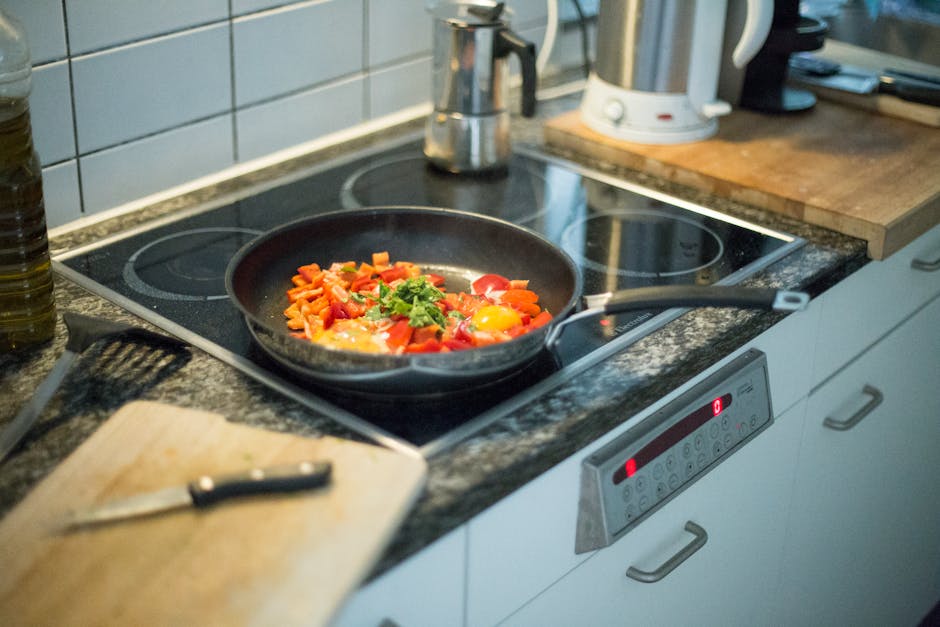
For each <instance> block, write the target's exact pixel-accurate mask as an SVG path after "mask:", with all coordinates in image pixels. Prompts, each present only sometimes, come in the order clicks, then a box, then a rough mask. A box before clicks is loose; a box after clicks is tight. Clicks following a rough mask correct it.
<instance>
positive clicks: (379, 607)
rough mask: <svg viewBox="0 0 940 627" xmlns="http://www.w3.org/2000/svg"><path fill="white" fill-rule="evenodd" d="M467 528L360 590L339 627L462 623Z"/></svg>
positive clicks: (336, 626) (344, 610)
mask: <svg viewBox="0 0 940 627" xmlns="http://www.w3.org/2000/svg"><path fill="white" fill-rule="evenodd" d="M466 541H467V533H466V527H459V528H457V529H455V530H454V531H451V532H450V533H449V534H447V535H446V536H444V537H443V538H441V539H439V540H437V541H435V542H434V543H433V544H432V545H430V546H429V547H427V548H425V549H423V550H422V551H421V552H420V553H417V554H416V555H414V556H412V557H410V558H408V559H407V560H405V561H404V562H402V563H401V564H398V565H397V566H395V567H394V568H393V569H391V570H390V571H388V572H387V573H384V574H383V575H382V576H380V577H378V578H377V579H375V580H373V581H371V582H370V583H369V584H368V585H366V586H364V587H362V588H360V589H359V591H357V592H356V594H355V595H353V597H352V599H350V600H349V602H348V603H347V604H346V605H345V607H343V608H342V609H341V610H340V612H339V615H338V616H337V617H336V619H335V620H334V621H333V622H332V623H331V624H332V626H333V627H379V626H380V625H381V626H387V625H399V626H401V627H410V626H412V625H442V626H444V625H458V626H459V625H462V624H463V614H464V573H465V571H466V564H465V559H464V556H465V554H466Z"/></svg>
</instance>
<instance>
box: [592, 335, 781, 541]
mask: <svg viewBox="0 0 940 627" xmlns="http://www.w3.org/2000/svg"><path fill="white" fill-rule="evenodd" d="M772 421H773V411H772V409H771V404H770V391H769V384H768V376H767V357H766V356H765V355H764V353H762V352H760V351H758V350H753V349H752V350H750V351H748V352H746V353H744V354H743V355H741V356H740V357H738V358H736V359H735V360H733V361H732V362H731V363H729V364H727V365H726V366H724V367H722V368H721V369H719V370H718V371H717V372H715V373H714V374H712V375H711V376H709V377H707V378H706V379H704V380H703V381H701V382H700V383H698V384H697V385H695V386H693V387H692V388H690V389H689V390H688V391H686V392H685V393H683V394H682V395H681V396H679V397H678V398H677V399H675V400H674V401H672V402H671V403H669V404H668V405H666V406H665V407H663V408H662V409H661V410H659V411H658V412H656V413H655V414H653V415H651V416H650V417H649V418H647V419H645V420H643V421H642V422H641V423H640V424H639V425H637V426H636V427H634V428H632V429H630V430H629V431H627V432H625V433H624V434H623V435H621V436H620V437H618V438H616V439H615V440H613V441H612V442H610V443H608V444H606V445H605V446H603V447H602V448H600V449H599V450H598V451H596V452H595V453H593V454H592V455H590V456H589V457H587V458H586V459H585V460H584V461H583V462H582V465H581V495H580V499H579V507H578V525H577V537H576V540H575V552H577V553H583V552H586V551H591V550H594V549H599V548H601V547H605V546H608V545H610V544H611V543H613V542H614V541H615V540H617V539H618V538H620V537H621V536H623V535H624V534H625V533H627V532H628V531H629V530H630V529H631V528H632V527H633V526H634V525H636V524H637V523H639V522H640V521H641V520H643V519H644V518H646V517H647V516H649V515H650V514H651V513H653V512H654V511H656V510H657V509H659V508H660V507H662V506H663V505H664V504H665V503H666V502H668V501H669V500H670V499H672V498H673V497H674V496H676V495H677V494H679V493H680V492H681V491H682V490H684V489H685V488H687V487H688V486H689V485H691V484H692V483H694V482H695V481H697V480H698V479H699V478H701V477H702V476H703V475H704V474H705V473H707V472H708V471H709V470H711V469H712V468H714V467H715V466H716V465H717V464H718V463H720V462H721V461H723V460H724V459H726V458H727V457H728V456H729V455H731V454H732V453H734V452H735V451H736V450H737V449H738V448H739V447H741V446H743V445H744V444H745V443H746V442H747V441H748V440H750V439H751V438H753V437H754V436H756V435H757V434H758V433H760V432H761V431H762V430H763V429H765V428H766V427H767V426H769V425H770V423H771V422H772Z"/></svg>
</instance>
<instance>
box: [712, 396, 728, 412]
mask: <svg viewBox="0 0 940 627" xmlns="http://www.w3.org/2000/svg"><path fill="white" fill-rule="evenodd" d="M724 408H725V405H724V403H723V402H722V401H721V397H720V396H719V397H718V398H716V399H715V400H713V401H712V416H717V415H718V414H720V413H721V410H723V409H724Z"/></svg>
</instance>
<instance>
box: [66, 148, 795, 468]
mask: <svg viewBox="0 0 940 627" xmlns="http://www.w3.org/2000/svg"><path fill="white" fill-rule="evenodd" d="M388 205H408V206H428V207H444V208H452V209H458V210H463V211H471V212H475V213H480V214H486V215H490V216H494V217H498V218H501V219H504V220H506V221H508V222H512V223H515V224H518V225H521V226H524V227H526V228H529V229H531V230H534V231H536V232H538V233H540V234H542V235H543V236H545V237H547V238H548V239H549V240H551V241H552V242H553V243H555V244H556V245H558V246H559V247H561V248H562V249H564V250H565V251H566V252H567V253H568V254H569V255H570V256H571V257H572V258H573V259H574V260H575V262H576V263H577V265H578V267H579V269H580V271H581V274H582V280H583V289H584V293H585V294H593V293H603V292H610V291H614V290H619V289H626V288H631V287H643V286H651V285H681V284H688V285H703V284H723V285H730V284H734V283H738V282H740V281H741V280H742V279H744V278H746V277H748V276H750V275H752V274H753V273H755V272H757V271H759V270H760V269H762V268H764V267H766V266H767V265H769V264H771V263H773V262H774V261H776V260H778V259H780V258H782V257H784V256H785V255H787V254H789V253H790V252H791V251H793V250H794V249H796V248H797V247H799V246H801V245H802V244H803V243H804V242H803V240H801V239H800V238H797V237H794V236H791V235H788V234H786V233H780V232H775V231H772V230H769V229H765V228H763V227H760V226H758V225H755V224H750V223H747V222H744V221H741V220H738V219H735V218H732V217H729V216H726V215H723V214H721V213H718V212H715V211H713V210H710V209H707V208H705V207H702V206H699V205H695V204H693V203H689V202H686V201H684V200H681V199H678V198H673V197H670V196H667V195H664V194H661V193H658V192H656V191H653V190H650V189H645V188H642V187H639V186H636V185H633V184H630V183H626V182H624V181H621V180H619V179H615V178H612V177H609V176H606V175H604V174H602V173H599V172H594V171H590V170H587V169H585V168H583V167H581V166H579V165H576V164H574V163H570V162H567V161H564V160H562V159H558V158H555V157H552V156H548V155H545V154H543V153H540V152H538V151H535V150H532V149H528V148H526V147H517V149H516V152H515V154H514V155H513V157H512V159H511V161H510V163H509V166H508V168H507V169H506V171H504V172H501V173H496V174H489V175H481V176H460V175H454V174H450V173H445V172H441V171H439V170H436V169H434V168H433V167H432V166H430V165H429V164H428V163H427V161H426V160H425V158H424V156H423V154H422V152H421V140H420V138H416V137H408V138H404V139H402V140H400V141H396V142H393V143H389V144H387V145H383V146H378V147H374V148H371V149H369V150H367V151H363V152H360V153H356V154H354V155H351V156H348V157H346V158H343V159H342V160H337V161H332V162H329V163H325V164H322V165H320V166H317V167H315V168H312V169H311V170H309V171H306V172H303V173H301V174H297V175H294V176H292V177H291V178H290V180H287V181H284V182H283V183H281V184H276V185H275V186H273V187H268V188H266V189H264V190H261V191H258V192H256V193H251V192H247V193H246V194H245V195H244V196H243V197H240V198H237V199H235V200H231V201H225V204H222V205H221V206H217V205H209V206H205V207H199V208H195V209H193V210H189V211H186V212H185V213H182V214H180V215H175V216H172V217H169V218H165V219H162V220H159V221H157V222H154V223H152V224H148V225H145V226H143V227H141V228H137V229H134V230H133V231H129V232H126V233H120V234H117V235H115V236H113V237H110V238H108V239H106V240H103V241H100V242H96V243H94V244H92V245H89V246H85V247H82V248H78V249H75V250H71V251H68V252H66V253H63V254H61V255H58V256H56V258H55V260H54V262H55V266H56V270H57V272H59V273H61V274H63V275H65V276H67V277H68V278H70V279H72V280H74V281H76V282H77V283H79V284H80V285H82V286H84V287H86V288H87V289H89V290H90V291H92V292H94V293H97V294H99V295H101V296H103V297H105V298H108V299H110V300H112V301H113V302H115V303H117V304H118V305H120V306H122V307H124V308H126V309H127V310H129V311H131V312H133V313H135V314H137V315H139V316H140V317H142V318H144V319H146V320H148V321H150V322H152V323H153V324H155V325H157V326H158V327H161V328H163V329H165V330H166V331H168V332H170V333H173V334H175V335H177V336H178V337H180V338H182V339H184V340H186V341H188V342H190V343H192V344H193V345H196V346H198V347H200V348H202V349H203V350H206V351H207V352H209V353H210V354H212V355H214V356H216V357H218V358H219V359H222V360H224V361H226V362H227V363H229V364H231V365H233V366H235V367H236V368H239V369H240V370H242V371H243V372H245V373H247V374H249V375H251V376H252V377H254V378H256V379H257V380H259V381H262V382H263V383H265V384H267V385H269V386H271V387H272V388H274V389H276V390H278V391H280V392H281V393H284V394H286V395H288V396H290V397H291V398H293V399H295V400H297V401H299V402H301V403H303V404H305V405H306V406H308V407H310V408H312V409H315V410H317V411H319V412H323V413H325V414H327V415H329V416H331V417H333V418H335V419H336V420H338V421H340V422H342V423H344V424H345V425H347V426H349V427H351V428H354V429H356V430H358V431H361V432H363V433H364V434H365V435H368V436H370V437H373V438H375V439H379V440H383V441H386V442H392V443H394V444H402V445H404V446H406V447H417V448H420V449H421V451H422V452H423V453H424V454H428V455H429V454H434V453H436V452H439V451H440V450H443V449H445V448H447V447H448V446H449V445H451V444H453V443H454V442H456V441H459V440H460V439H462V438H463V437H466V436H467V435H468V434H469V433H472V432H474V431H475V430H477V429H479V428H482V427H483V426H485V425H486V424H489V423H490V422H491V421H493V420H496V419H498V418H499V417H500V416H503V415H505V414H506V413H508V412H509V411H512V410H514V409H516V408H518V407H520V406H523V405H524V404H525V403H527V402H530V401H531V400H532V399H534V398H536V397H538V396H539V395H542V394H545V393H547V392H548V391H550V390H551V389H553V388H554V387H556V386H558V385H560V384H561V383H563V382H564V381H565V380H566V379H568V378H570V377H571V376H572V375H573V374H575V373H577V372H580V371H582V370H584V369H585V368H587V367H589V366H591V365H593V364H596V363H598V362H599V361H601V360H603V359H605V358H607V357H609V356H610V355H612V354H614V353H616V352H617V351H618V350H622V349H623V348H624V347H626V346H628V345H629V344H631V343H632V342H635V341H636V340H637V339H639V338H640V337H642V336H644V335H646V334H648V333H650V332H651V331H653V330H655V329H656V328H659V327H660V326H662V325H664V324H666V323H667V322H669V321H670V320H673V319H675V318H676V317H678V316H679V315H682V314H683V313H684V311H685V310H681V309H671V310H666V311H639V312H631V313H627V314H620V315H616V316H607V317H600V318H595V319H589V320H583V321H580V320H579V321H577V322H573V323H572V324H570V325H568V326H567V327H566V329H565V331H564V333H563V334H562V336H561V338H560V340H559V342H558V344H557V345H556V347H555V349H554V350H553V351H547V350H546V351H543V353H544V354H543V355H540V356H539V357H538V358H536V359H535V360H534V361H533V362H532V363H530V364H528V365H526V366H524V367H522V368H520V369H519V370H518V371H517V372H514V373H512V374H511V375H509V376H508V377H505V378H504V379H501V380H498V381H494V382H493V383H491V384H488V385H486V386H485V387H484V388H482V389H480V388H474V389H471V390H466V391H458V392H454V393H448V394H446V395H430V396H428V397H418V398H415V397H408V398H395V397H387V396H381V397H379V396H375V397H373V396H369V395H365V394H349V393H348V392H341V391H336V390H332V389H330V388H327V387H323V386H321V385H316V384H314V383H312V382H310V381H304V380H298V379H297V378H296V376H294V375H292V374H291V373H289V372H287V371H286V370H284V369H283V368H281V367H279V366H278V364H276V363H274V362H273V361H272V360H271V359H270V358H269V357H267V356H266V354H265V353H264V351H263V350H261V349H260V348H259V347H258V346H257V345H256V344H255V343H254V341H253V340H252V337H251V335H250V333H249V331H248V328H247V326H246V325H245V323H244V320H243V319H242V318H241V316H240V314H239V312H238V311H237V309H236V307H235V306H234V305H233V304H232V303H231V302H230V301H229V298H228V296H227V294H226V290H225V282H224V278H225V271H226V268H227V265H228V262H229V260H230V259H231V258H232V256H233V255H234V254H235V253H236V251H238V250H239V248H240V247H242V246H243V245H245V244H246V243H247V242H249V241H251V240H252V239H253V238H254V237H256V236H258V235H260V234H261V233H264V232H265V231H267V230H269V229H272V228H274V227H277V226H279V225H282V224H284V223H287V222H289V221H291V220H295V219H298V218H301V217H305V216H311V215H316V214H319V213H325V212H330V211H336V210H342V209H355V208H360V207H369V206H388Z"/></svg>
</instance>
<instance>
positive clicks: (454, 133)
mask: <svg viewBox="0 0 940 627" xmlns="http://www.w3.org/2000/svg"><path fill="white" fill-rule="evenodd" d="M424 155H425V156H426V157H427V158H428V161H430V162H431V164H432V165H434V166H435V167H437V168H439V169H441V170H446V171H447V172H452V173H454V174H472V173H493V172H497V173H498V172H499V171H501V170H503V171H504V170H505V169H506V167H507V166H508V164H509V158H510V156H511V155H512V145H511V142H510V138H509V112H508V111H501V112H499V113H490V114H487V115H467V114H464V113H448V112H444V111H434V112H432V113H431V115H430V116H428V120H427V122H426V123H425V127H424Z"/></svg>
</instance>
